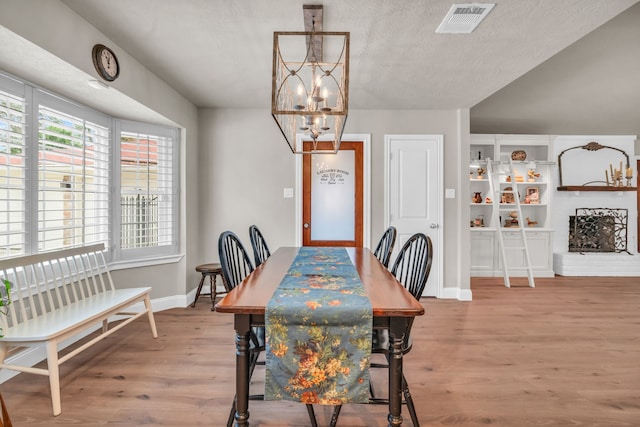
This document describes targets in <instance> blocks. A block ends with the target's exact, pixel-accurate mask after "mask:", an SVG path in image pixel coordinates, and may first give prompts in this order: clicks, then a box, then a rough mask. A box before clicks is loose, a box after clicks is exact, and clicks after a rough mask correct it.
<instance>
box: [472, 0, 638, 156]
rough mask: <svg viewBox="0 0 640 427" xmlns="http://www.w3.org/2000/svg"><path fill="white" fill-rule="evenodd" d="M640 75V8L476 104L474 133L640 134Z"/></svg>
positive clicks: (473, 116)
mask: <svg viewBox="0 0 640 427" xmlns="http://www.w3.org/2000/svg"><path fill="white" fill-rule="evenodd" d="M639 76H640V3H638V4H636V5H634V6H632V7H630V8H629V9H627V10H626V11H625V12H623V13H622V14H620V15H618V16H617V17H615V18H613V19H612V20H610V21H609V22H607V23H606V24H604V25H602V26H601V27H600V28H598V29H596V30H595V31H593V32H592V33H590V34H588V35H587V36H585V37H584V38H582V39H580V40H578V41H577V42H576V43H574V44H573V45H571V46H569V47H567V48H566V49H564V50H563V51H561V52H560V53H558V54H557V55H555V56H554V57H552V58H551V59H549V60H548V61H546V62H544V63H542V64H541V65H539V66H538V67H536V68H534V69H533V70H531V71H530V72H528V73H527V74H525V75H524V76H522V77H520V78H519V79H517V80H515V81H514V82H512V83H511V84H509V85H507V86H505V87H504V88H503V89H501V90H499V91H498V92H496V93H494V94H493V95H491V96H490V97H488V98H486V99H485V100H484V101H482V102H480V103H479V104H477V105H475V106H474V107H473V108H472V109H471V131H472V132H473V133H520V134H543V135H547V134H551V135H553V134H556V135H640V77H639ZM630 154H633V153H630ZM635 154H636V155H639V154H640V143H638V142H636V145H635Z"/></svg>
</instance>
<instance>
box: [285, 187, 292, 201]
mask: <svg viewBox="0 0 640 427" xmlns="http://www.w3.org/2000/svg"><path fill="white" fill-rule="evenodd" d="M283 195H284V198H285V199H292V198H293V188H285V189H284V191H283Z"/></svg>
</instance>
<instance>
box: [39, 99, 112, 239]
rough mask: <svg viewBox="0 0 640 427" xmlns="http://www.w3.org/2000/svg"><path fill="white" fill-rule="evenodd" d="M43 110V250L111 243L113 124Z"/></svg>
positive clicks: (41, 236) (41, 200)
mask: <svg viewBox="0 0 640 427" xmlns="http://www.w3.org/2000/svg"><path fill="white" fill-rule="evenodd" d="M38 110H39V111H38V116H39V117H38V126H39V127H38V251H50V250H56V249H62V248H68V247H73V246H82V245H85V244H92V243H105V245H108V243H109V128H108V127H105V126H101V125H98V124H95V123H91V122H90V121H88V120H85V119H82V118H80V117H76V116H72V115H70V114H65V113H63V112H61V111H57V110H54V109H52V108H48V107H45V106H43V105H40V106H39V109H38Z"/></svg>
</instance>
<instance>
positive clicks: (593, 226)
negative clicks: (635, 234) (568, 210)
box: [569, 208, 629, 253]
mask: <svg viewBox="0 0 640 427" xmlns="http://www.w3.org/2000/svg"><path fill="white" fill-rule="evenodd" d="M569 252H627V253H629V251H628V250H627V209H607V208H578V209H576V214H575V216H573V215H571V216H569Z"/></svg>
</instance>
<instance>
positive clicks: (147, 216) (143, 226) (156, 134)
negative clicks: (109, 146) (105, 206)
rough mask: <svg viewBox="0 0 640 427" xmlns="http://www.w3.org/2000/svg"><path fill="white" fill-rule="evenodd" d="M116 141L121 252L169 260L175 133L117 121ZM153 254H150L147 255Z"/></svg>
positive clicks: (174, 196)
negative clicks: (163, 257) (117, 143)
mask: <svg viewBox="0 0 640 427" xmlns="http://www.w3.org/2000/svg"><path fill="white" fill-rule="evenodd" d="M116 128H117V130H118V132H117V133H118V135H119V153H120V156H119V158H120V162H119V167H120V170H119V173H118V176H119V179H120V201H119V206H117V207H116V209H118V208H119V209H120V214H119V215H118V218H119V220H120V226H119V230H120V233H119V234H120V246H119V247H120V250H121V251H122V253H123V254H127V253H129V254H136V253H141V254H144V253H155V254H158V255H160V254H170V253H174V251H175V243H176V242H175V239H174V235H175V231H174V230H175V229H176V227H177V222H176V219H177V211H176V208H177V206H178V203H177V191H176V190H177V181H176V179H175V171H176V170H177V164H176V161H177V155H176V153H177V132H176V130H175V129H168V128H162V127H158V126H150V125H146V124H140V123H133V122H127V121H121V122H120V123H119V124H118V126H117V127H116ZM151 248H153V249H151Z"/></svg>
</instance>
